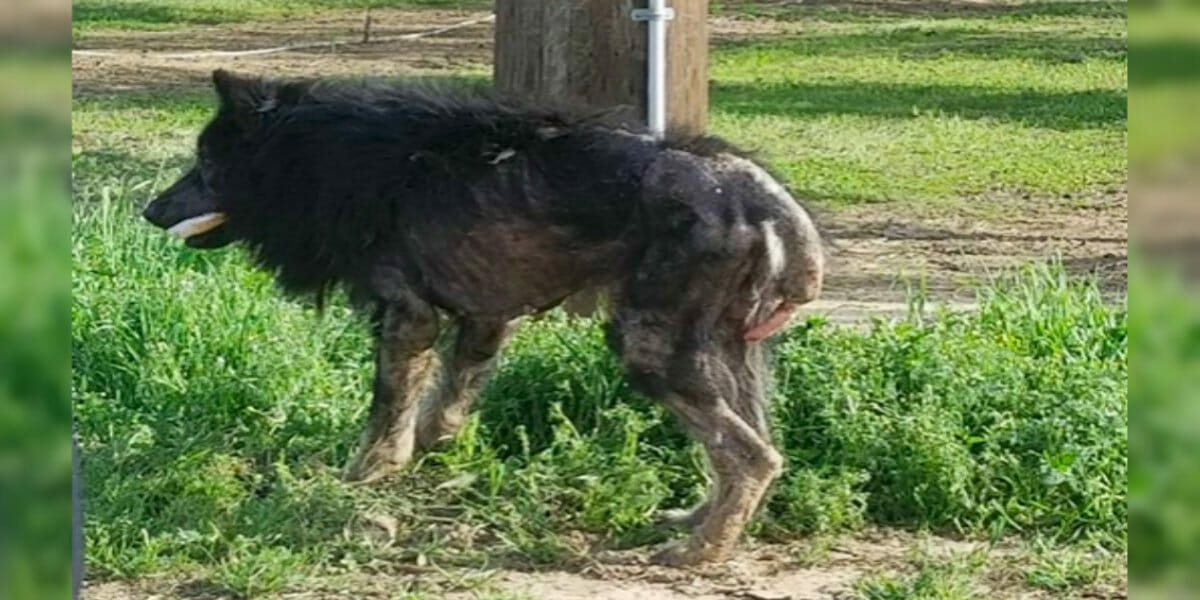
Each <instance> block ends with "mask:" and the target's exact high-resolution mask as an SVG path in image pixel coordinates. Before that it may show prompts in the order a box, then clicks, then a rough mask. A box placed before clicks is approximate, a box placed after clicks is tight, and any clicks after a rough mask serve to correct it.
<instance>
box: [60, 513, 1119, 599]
mask: <svg viewBox="0 0 1200 600" xmlns="http://www.w3.org/2000/svg"><path fill="white" fill-rule="evenodd" d="M918 564H953V565H957V566H959V567H961V568H964V569H967V570H970V569H972V568H974V571H973V575H971V576H970V583H969V584H968V585H969V586H970V587H971V588H972V591H973V592H975V594H976V595H975V596H973V597H979V598H994V599H997V600H1002V599H1017V598H1020V599H1030V600H1041V599H1049V598H1054V597H1055V596H1054V595H1053V594H1051V593H1048V592H1044V591H1037V590H1030V589H1029V588H1028V587H1026V586H1023V585H1021V582H1022V576H1021V572H1022V571H1021V569H1022V567H1023V565H1024V564H1025V563H1023V559H1022V558H1021V554H1020V552H1019V551H1018V550H1017V549H1016V548H1011V547H1003V546H1001V547H991V548H989V547H987V546H985V545H983V544H977V543H970V542H962V541H953V540H946V539H941V538H930V537H919V536H916V535H914V534H907V533H900V532H895V531H881V530H876V531H868V532H866V533H863V534H860V535H857V536H855V537H854V538H852V539H849V538H848V539H842V540H838V541H836V542H828V541H815V542H811V543H806V544H793V545H789V546H770V545H760V546H756V547H744V548H743V549H742V550H741V551H739V552H738V554H737V556H736V557H735V558H734V559H733V560H731V561H729V562H728V563H726V564H722V565H715V566H710V567H708V568H705V569H686V570H681V569H671V568H665V567H657V566H652V565H648V564H647V561H646V553H645V552H644V551H627V552H614V553H609V554H601V555H598V556H596V557H595V558H594V560H592V562H591V563H590V564H587V565H583V566H579V567H575V568H569V569H550V570H541V571H538V570H512V569H491V570H487V571H469V570H455V569H448V570H445V569H441V568H438V567H434V566H426V567H416V566H411V565H410V566H407V567H405V566H395V565H392V566H389V567H386V568H384V569H381V571H380V572H377V573H371V574H363V573H358V574H355V575H353V576H347V577H337V576H331V577H328V578H325V579H320V580H316V581H313V580H309V581H306V582H305V583H304V585H303V590H292V591H285V592H282V593H279V594H276V595H272V596H270V597H271V598H277V599H279V600H333V599H335V598H336V599H348V598H362V599H375V598H401V597H404V596H405V595H406V594H413V593H420V594H423V595H425V596H429V597H435V598H444V599H446V600H473V599H475V598H498V597H517V598H531V599H537V600H821V599H825V600H828V599H833V600H837V599H848V598H853V597H856V595H855V593H854V592H855V590H854V586H855V583H856V582H858V581H860V580H861V579H862V578H864V577H872V576H904V575H912V574H913V572H914V571H916V569H917V565H918ZM972 564H973V565H977V566H976V567H969V566H966V565H972ZM1077 591H1078V592H1079V594H1081V596H1080V597H1087V598H1097V599H1113V600H1115V599H1119V598H1125V597H1126V594H1125V592H1124V591H1123V586H1118V585H1114V584H1113V583H1112V582H1108V583H1096V584H1093V585H1089V586H1087V587H1086V589H1081V590H1077ZM83 597H84V598H85V599H86V600H134V599H138V600H218V599H225V598H232V596H231V595H230V594H229V593H228V592H226V591H222V590H221V589H220V588H218V587H217V586H215V585H212V584H208V583H202V582H197V581H168V580H157V581H153V580H144V581H139V582H134V583H131V582H120V581H115V582H105V583H97V584H89V585H87V586H85V591H84V594H83Z"/></svg>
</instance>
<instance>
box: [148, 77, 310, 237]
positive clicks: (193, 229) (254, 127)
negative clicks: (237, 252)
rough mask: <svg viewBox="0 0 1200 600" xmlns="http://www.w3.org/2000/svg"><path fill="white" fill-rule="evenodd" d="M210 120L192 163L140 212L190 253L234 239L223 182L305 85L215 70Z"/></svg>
mask: <svg viewBox="0 0 1200 600" xmlns="http://www.w3.org/2000/svg"><path fill="white" fill-rule="evenodd" d="M212 79H213V86H214V87H215V88H216V93H217V97H218V99H219V108H218V109H217V113H216V115H215V116H214V117H213V119H212V120H211V121H209V123H208V125H206V126H205V127H204V130H203V131H201V133H200V136H199V138H198V140H197V144H196V158H195V164H194V165H193V166H192V168H191V169H190V170H188V172H187V173H186V174H184V176H183V177H181V178H180V179H179V180H178V181H176V182H175V183H174V184H172V185H171V186H170V187H168V188H167V189H166V190H164V191H163V192H162V193H160V194H159V195H158V197H156V198H155V199H154V200H152V201H151V202H150V204H149V205H147V206H146V208H145V209H144V210H143V212H142V216H143V217H145V219H146V220H147V221H149V222H150V223H152V224H153V225H155V226H156V227H160V228H162V229H165V230H167V231H168V232H169V233H171V234H172V235H176V236H178V237H180V238H183V239H184V241H185V243H186V244H187V245H188V246H189V247H192V248H204V249H209V248H220V247H222V246H226V245H228V244H230V243H231V242H234V241H236V240H237V239H238V236H237V234H236V231H237V226H236V223H232V222H231V219H232V217H231V215H230V211H229V209H230V207H231V202H232V201H233V198H232V197H231V194H230V192H231V189H230V186H229V180H230V178H231V176H232V175H233V172H234V170H235V169H237V168H239V167H240V166H241V164H240V162H239V156H242V155H243V154H242V153H240V151H241V150H244V149H245V145H246V144H247V143H250V142H252V141H253V140H254V138H255V136H256V135H257V134H258V133H259V131H260V130H261V129H262V128H263V126H264V125H265V124H266V123H267V122H268V120H269V119H271V118H273V116H274V114H275V113H277V112H278V111H279V110H280V109H281V108H283V107H284V106H285V105H286V104H292V103H295V102H297V101H298V100H299V98H300V97H301V96H302V95H303V93H304V91H305V90H306V88H307V84H306V83H305V82H291V83H281V82H276V81H272V80H268V79H262V78H257V77H246V76H240V75H235V74H233V73H230V72H228V71H224V70H217V71H214V72H213V75H212Z"/></svg>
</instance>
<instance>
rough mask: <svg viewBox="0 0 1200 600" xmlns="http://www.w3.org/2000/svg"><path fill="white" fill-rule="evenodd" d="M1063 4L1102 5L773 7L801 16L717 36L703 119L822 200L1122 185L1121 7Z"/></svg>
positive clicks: (946, 197) (1054, 192)
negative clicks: (788, 30)
mask: <svg viewBox="0 0 1200 600" xmlns="http://www.w3.org/2000/svg"><path fill="white" fill-rule="evenodd" d="M1072 4H1078V5H1093V4H1104V5H1105V6H1109V7H1112V10H1111V11H1106V12H1101V13H1099V14H1097V15H1091V14H1086V15H1083V16H1076V15H1071V14H1067V15H1066V16H1047V17H1042V18H1016V17H1013V16H992V15H988V14H986V13H985V12H984V11H983V10H982V9H981V11H980V13H972V12H971V11H966V10H964V11H960V12H957V13H954V14H951V15H935V16H932V17H931V16H927V15H920V14H914V15H909V16H905V17H896V16H891V17H879V18H874V19H866V20H865V21H864V20H862V19H859V20H849V21H848V20H844V19H842V20H836V21H829V20H828V19H830V14H829V12H828V10H827V9H823V8H820V7H815V8H812V9H801V8H795V9H791V10H790V12H788V13H786V14H785V15H779V14H776V15H775V16H776V18H779V17H786V16H790V17H791V18H794V19H797V20H800V21H801V22H802V23H804V24H805V28H804V29H803V30H802V31H801V32H799V33H794V34H791V35H780V36H774V37H772V36H758V37H754V38H751V39H749V40H746V41H731V42H726V43H718V44H717V46H716V48H717V50H716V52H715V53H714V54H713V62H712V74H713V77H714V82H713V101H714V105H713V108H714V115H713V127H714V129H716V130H718V131H720V132H722V133H726V134H728V135H729V136H730V137H731V138H733V139H734V140H736V141H739V142H742V143H745V144H748V145H751V146H757V147H760V148H761V149H762V150H763V153H764V155H765V156H766V157H767V158H769V159H771V160H772V161H773V162H775V163H776V164H777V165H778V166H779V168H780V170H781V171H782V172H783V173H784V174H785V175H786V176H787V177H788V178H789V179H790V180H791V182H792V184H793V186H794V187H795V188H796V189H797V190H798V191H800V193H802V194H803V195H805V196H807V197H810V198H816V199H821V200H824V201H826V202H828V203H830V204H835V205H836V204H847V203H861V202H879V201H891V202H908V203H926V204H927V203H930V202H951V203H952V202H955V201H961V199H962V198H963V197H964V196H967V197H969V196H974V195H988V194H992V195H1000V196H1001V197H1003V195H1005V194H1013V193H1032V194H1035V195H1040V196H1043V197H1049V196H1058V195H1061V194H1065V193H1088V192H1089V191H1096V190H1102V189H1108V188H1114V187H1121V186H1123V185H1124V179H1125V167H1126V161H1125V145H1126V137H1127V135H1126V120H1127V113H1126V99H1127V91H1126V74H1127V66H1126V40H1125V34H1124V29H1125V20H1124V11H1123V10H1122V9H1121V7H1123V6H1124V4H1123V3H1122V4H1108V3H1092V2H1087V3H1072ZM790 6H799V4H798V3H797V4H792V5H790ZM855 14H856V15H857V16H860V17H863V18H864V19H865V18H866V17H869V16H870V15H858V14H857V13H855Z"/></svg>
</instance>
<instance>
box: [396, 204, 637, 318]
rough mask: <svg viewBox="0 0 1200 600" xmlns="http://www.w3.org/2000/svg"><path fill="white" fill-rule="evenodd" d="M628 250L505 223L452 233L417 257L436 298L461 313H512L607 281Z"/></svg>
mask: <svg viewBox="0 0 1200 600" xmlns="http://www.w3.org/2000/svg"><path fill="white" fill-rule="evenodd" d="M624 251H625V248H624V245H623V244H622V243H621V242H620V241H619V240H601V241H590V242H589V241H581V240H579V239H578V238H576V237H573V236H571V235H569V233H568V232H566V231H564V230H562V229H558V228H554V227H547V226H542V227H538V226H534V225H530V224H502V225H488V226H485V227H479V228H475V229H473V230H471V231H469V232H466V233H464V234H463V235H460V236H449V237H448V238H446V239H445V242H444V245H442V248H441V250H440V251H439V252H434V253H427V252H425V253H422V256H421V258H420V259H418V262H419V263H421V265H420V268H421V270H422V272H423V274H424V280H425V284H426V286H427V287H428V288H429V290H430V291H431V292H432V294H433V296H434V298H432V299H433V300H434V301H435V303H437V304H439V305H441V306H443V307H445V308H447V309H449V310H452V311H454V312H457V313H460V314H468V315H479V316H488V317H497V318H514V317H517V316H520V315H524V314H531V313H535V312H540V311H543V310H548V309H550V308H553V307H554V306H556V305H557V304H559V303H560V302H562V301H563V300H564V299H565V298H567V297H568V296H570V295H571V294H573V293H575V292H578V291H579V290H581V289H584V288H586V287H591V286H594V285H598V284H601V283H603V282H604V281H606V279H607V278H608V277H610V276H611V274H612V273H614V272H616V270H617V268H618V267H619V265H620V264H621V263H622V261H623V256H624Z"/></svg>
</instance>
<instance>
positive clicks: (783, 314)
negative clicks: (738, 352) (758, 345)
mask: <svg viewBox="0 0 1200 600" xmlns="http://www.w3.org/2000/svg"><path fill="white" fill-rule="evenodd" d="M795 310H796V305H795V304H791V303H788V302H784V303H783V304H780V305H779V308H776V309H775V312H773V313H771V316H769V317H767V318H766V320H764V321H763V322H761V323H759V324H758V325H755V326H754V327H751V328H750V330H749V331H747V332H746V334H745V336H744V337H745V339H746V341H747V342H761V341H762V340H765V339H767V338H769V337H771V336H773V335H775V334H776V333H777V332H778V331H779V330H780V329H782V328H783V326H784V325H787V322H788V319H790V318H791V317H792V313H793V312H795Z"/></svg>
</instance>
